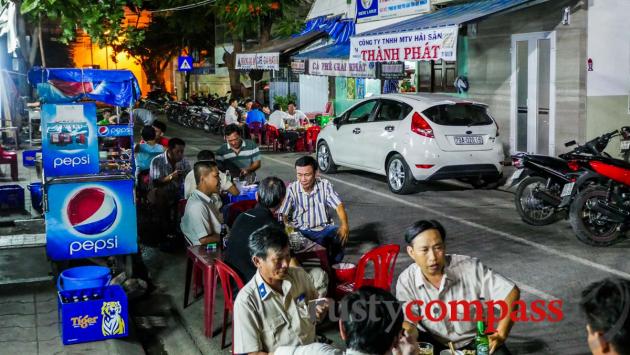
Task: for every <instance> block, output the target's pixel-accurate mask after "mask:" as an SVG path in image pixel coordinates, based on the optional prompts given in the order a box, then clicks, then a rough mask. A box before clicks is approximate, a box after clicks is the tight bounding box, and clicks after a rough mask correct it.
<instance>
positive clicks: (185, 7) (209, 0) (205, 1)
mask: <svg viewBox="0 0 630 355" xmlns="http://www.w3.org/2000/svg"><path fill="white" fill-rule="evenodd" d="M215 1H216V0H203V1H200V2H198V3H194V4H188V5H181V6H176V7H171V8H168V9H158V10H148V12H150V13H156V12H167V11H183V10H189V9H193V8H195V7H199V6H205V5H208V4H211V3H213V2H215Z"/></svg>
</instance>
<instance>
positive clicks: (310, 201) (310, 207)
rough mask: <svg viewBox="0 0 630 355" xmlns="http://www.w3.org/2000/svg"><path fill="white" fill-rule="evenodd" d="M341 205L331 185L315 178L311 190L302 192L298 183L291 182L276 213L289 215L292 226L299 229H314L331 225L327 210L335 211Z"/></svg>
mask: <svg viewBox="0 0 630 355" xmlns="http://www.w3.org/2000/svg"><path fill="white" fill-rule="evenodd" d="M340 204H341V199H340V198H339V195H338V194H337V192H336V191H335V189H334V188H333V186H332V184H331V183H330V182H329V181H328V180H326V179H321V178H317V179H316V181H315V186H314V187H313V190H312V191H311V192H310V193H308V192H306V191H304V189H303V188H302V185H301V184H300V183H299V182H298V181H295V182H292V183H291V184H290V185H289V188H288V189H287V195H286V198H285V199H284V202H283V203H282V206H281V207H280V210H279V211H278V213H282V214H283V215H289V214H290V215H291V220H292V222H293V224H294V225H295V226H296V227H297V228H299V229H315V228H318V227H324V226H326V225H328V224H331V223H332V219H331V218H330V214H329V213H328V208H329V207H330V208H333V209H337V207H338V206H339V205H340Z"/></svg>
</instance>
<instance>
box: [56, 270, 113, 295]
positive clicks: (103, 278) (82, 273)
mask: <svg viewBox="0 0 630 355" xmlns="http://www.w3.org/2000/svg"><path fill="white" fill-rule="evenodd" d="M111 279H112V275H111V272H110V270H109V268H106V267H104V266H78V267H73V268H70V269H66V270H64V271H63V272H61V274H60V275H59V278H57V290H59V291H70V290H81V289H85V288H95V287H105V286H107V285H108V284H109V281H111Z"/></svg>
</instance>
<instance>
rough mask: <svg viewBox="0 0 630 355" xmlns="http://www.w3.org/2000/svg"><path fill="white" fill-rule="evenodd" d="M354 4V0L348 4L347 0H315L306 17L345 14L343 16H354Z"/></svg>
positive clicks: (308, 18)
mask: <svg viewBox="0 0 630 355" xmlns="http://www.w3.org/2000/svg"><path fill="white" fill-rule="evenodd" d="M354 6H355V5H354V0H353V1H352V2H351V3H350V4H347V3H346V0H315V1H314V2H313V5H311V10H310V11H309V12H308V16H306V19H307V20H310V19H312V18H316V17H320V16H330V15H344V16H343V17H347V18H353V17H354V12H355V11H354Z"/></svg>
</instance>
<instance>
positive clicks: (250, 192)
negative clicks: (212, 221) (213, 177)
mask: <svg viewBox="0 0 630 355" xmlns="http://www.w3.org/2000/svg"><path fill="white" fill-rule="evenodd" d="M256 191H258V187H257V186H256V187H250V188H241V193H240V194H239V195H238V196H233V195H230V203H234V202H238V201H248V200H255V199H256Z"/></svg>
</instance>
